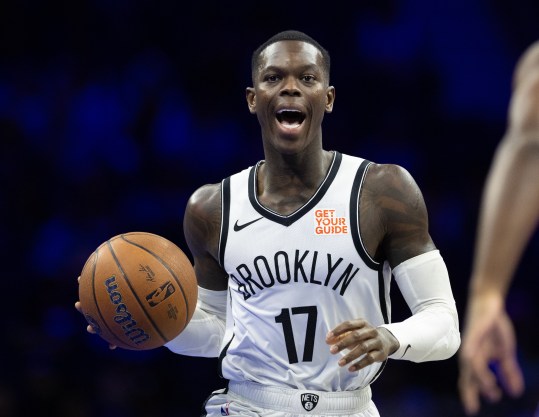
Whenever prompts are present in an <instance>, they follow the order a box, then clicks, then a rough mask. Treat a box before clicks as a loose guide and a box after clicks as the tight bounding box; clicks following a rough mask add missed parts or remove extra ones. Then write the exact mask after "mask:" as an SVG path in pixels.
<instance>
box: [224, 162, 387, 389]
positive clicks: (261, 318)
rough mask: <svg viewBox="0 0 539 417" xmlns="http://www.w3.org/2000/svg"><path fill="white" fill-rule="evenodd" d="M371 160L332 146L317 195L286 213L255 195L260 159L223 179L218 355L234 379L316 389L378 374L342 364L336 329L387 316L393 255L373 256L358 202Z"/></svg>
mask: <svg viewBox="0 0 539 417" xmlns="http://www.w3.org/2000/svg"><path fill="white" fill-rule="evenodd" d="M369 164H370V163H369V162H368V161H366V160H363V159H360V158H356V157H352V156H348V155H344V154H341V153H338V152H335V153H334V158H333V162H332V165H331V167H330V169H329V172H328V174H327V176H326V178H325V179H324V181H323V182H322V184H321V185H320V187H319V189H318V190H317V191H316V193H315V194H314V195H313V196H312V198H311V199H310V200H309V201H308V202H307V203H306V204H305V205H304V206H302V207H301V208H299V209H298V210H296V211H295V212H294V213H292V214H289V215H286V216H283V215H280V214H278V213H276V212H274V211H271V210H269V209H267V208H265V207H263V206H262V205H261V204H260V203H259V201H258V199H257V190H256V176H257V170H258V167H259V166H260V163H259V164H257V165H256V166H254V167H250V168H248V169H246V170H244V171H242V172H240V173H238V174H235V175H233V176H231V177H229V178H227V179H225V180H223V182H222V222H221V223H222V225H221V239H220V245H219V260H220V263H221V266H223V268H224V269H225V270H226V271H227V273H228V275H229V283H228V285H229V305H228V309H227V323H226V325H227V329H226V332H225V337H224V340H223V346H222V352H221V355H220V366H221V374H222V376H223V377H224V378H226V379H228V380H235V381H243V380H248V381H254V382H259V383H261V384H265V385H273V386H286V387H289V388H298V389H311V390H319V391H345V390H353V389H357V388H361V387H364V386H366V385H368V384H369V383H371V382H372V381H373V380H374V379H375V378H376V377H377V376H378V374H379V372H381V370H382V368H383V364H381V363H375V364H373V365H371V366H369V367H367V368H365V369H362V370H360V371H358V372H353V373H352V372H350V371H348V369H347V367H343V368H341V367H339V366H338V365H337V361H338V360H339V359H340V358H341V357H342V356H343V355H344V354H343V353H341V354H337V355H333V354H331V353H330V352H329V345H328V344H326V342H325V337H326V334H327V333H328V331H329V330H330V329H332V328H333V327H335V326H336V325H338V324H340V323H342V322H343V321H345V320H350V319H356V318H364V319H366V320H368V321H369V322H370V323H371V324H372V325H373V326H377V325H380V324H383V323H388V322H389V320H390V299H389V283H390V278H391V269H390V267H389V265H388V263H387V262H384V263H382V264H380V263H377V262H375V261H374V260H373V259H372V258H371V257H370V256H369V255H368V254H367V253H366V251H365V249H364V247H363V244H362V241H361V236H360V234H359V214H358V212H359V210H358V202H359V195H360V192H361V187H362V184H363V179H364V176H365V173H366V170H367V167H368V165H369Z"/></svg>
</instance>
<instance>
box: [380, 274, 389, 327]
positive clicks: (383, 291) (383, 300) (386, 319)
mask: <svg viewBox="0 0 539 417" xmlns="http://www.w3.org/2000/svg"><path fill="white" fill-rule="evenodd" d="M378 298H379V299H380V309H381V310H382V317H383V318H384V323H385V324H389V315H388V314H387V305H386V284H385V281H384V268H383V266H382V265H380V268H379V269H378Z"/></svg>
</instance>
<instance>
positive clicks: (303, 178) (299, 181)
mask: <svg viewBox="0 0 539 417" xmlns="http://www.w3.org/2000/svg"><path fill="white" fill-rule="evenodd" d="M333 157H334V153H333V152H328V151H324V150H322V149H321V150H320V151H319V152H317V153H316V154H311V155H281V157H278V158H269V159H266V160H265V161H264V162H263V163H262V164H261V165H260V166H259V169H258V172H257V191H258V193H257V194H258V198H259V201H260V202H261V203H262V204H263V205H265V206H266V207H268V208H270V209H272V210H275V211H277V212H278V213H281V214H288V213H289V212H293V211H294V210H296V209H297V208H299V207H300V206H301V205H303V204H304V203H305V202H307V201H308V200H309V199H310V198H311V197H312V195H313V194H314V193H315V192H316V190H317V189H318V187H319V186H320V184H321V183H322V181H323V180H324V178H325V177H326V175H327V172H328V170H329V167H330V166H331V162H332V161H333Z"/></svg>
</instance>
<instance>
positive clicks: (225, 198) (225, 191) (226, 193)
mask: <svg viewBox="0 0 539 417" xmlns="http://www.w3.org/2000/svg"><path fill="white" fill-rule="evenodd" d="M229 221H230V177H227V178H225V179H224V180H223V181H222V182H221V232H220V234H219V265H221V267H223V268H224V267H225V248H226V241H227V239H228V223H229Z"/></svg>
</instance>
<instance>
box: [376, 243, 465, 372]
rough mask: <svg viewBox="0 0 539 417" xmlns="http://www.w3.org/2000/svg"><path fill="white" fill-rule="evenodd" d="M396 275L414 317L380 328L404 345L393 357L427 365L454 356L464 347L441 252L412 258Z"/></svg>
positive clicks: (402, 265) (395, 272) (397, 269)
mask: <svg viewBox="0 0 539 417" xmlns="http://www.w3.org/2000/svg"><path fill="white" fill-rule="evenodd" d="M393 275H394V277H395V281H396V282H397V285H398V286H399V289H400V291H401V293H402V295H403V297H404V299H405V300H406V303H407V304H408V306H409V307H410V310H411V311H412V314H413V315H412V316H411V317H409V318H408V319H406V320H404V321H402V322H397V323H390V324H384V325H382V326H380V327H385V328H386V329H388V330H389V331H390V332H391V333H392V334H393V335H394V336H395V337H396V338H397V340H398V341H399V343H400V347H399V348H398V349H397V350H396V351H395V352H394V353H393V354H392V355H391V356H390V358H392V359H405V360H410V361H413V362H424V361H435V360H442V359H447V358H449V357H451V356H453V355H454V354H455V352H456V351H457V349H458V348H459V346H460V333H459V322H458V314H457V308H456V305H455V299H454V298H453V293H452V291H451V285H450V283H449V274H448V272H447V267H446V265H445V262H444V260H443V258H442V257H441V255H440V252H439V251H438V250H433V251H430V252H427V253H423V254H421V255H418V256H415V257H413V258H410V259H408V260H406V261H404V262H403V263H401V264H400V265H398V266H397V267H396V268H395V269H394V270H393Z"/></svg>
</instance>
